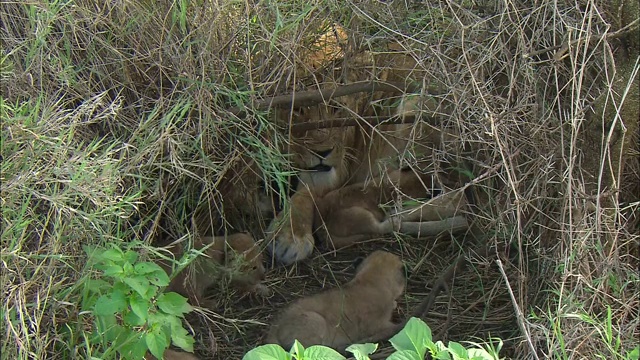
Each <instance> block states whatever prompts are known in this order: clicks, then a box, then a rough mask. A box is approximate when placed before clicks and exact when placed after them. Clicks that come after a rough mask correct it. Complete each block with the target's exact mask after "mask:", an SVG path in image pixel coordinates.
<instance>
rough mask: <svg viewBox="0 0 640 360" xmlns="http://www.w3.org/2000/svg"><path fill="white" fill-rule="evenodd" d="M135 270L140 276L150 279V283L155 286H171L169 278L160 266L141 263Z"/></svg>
mask: <svg viewBox="0 0 640 360" xmlns="http://www.w3.org/2000/svg"><path fill="white" fill-rule="evenodd" d="M134 270H135V272H136V273H138V274H140V275H145V276H146V277H147V279H149V281H150V282H151V283H152V284H154V285H157V286H167V285H169V276H168V275H167V273H166V272H165V271H164V270H163V269H162V268H161V267H160V266H159V265H158V264H155V263H150V262H144V263H140V264H136V266H135V267H134Z"/></svg>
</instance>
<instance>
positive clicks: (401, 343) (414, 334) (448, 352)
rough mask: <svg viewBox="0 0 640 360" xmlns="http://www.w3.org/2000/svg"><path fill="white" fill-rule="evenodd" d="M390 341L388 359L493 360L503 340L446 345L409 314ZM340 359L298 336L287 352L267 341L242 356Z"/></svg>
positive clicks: (357, 351) (363, 356) (364, 356)
mask: <svg viewBox="0 0 640 360" xmlns="http://www.w3.org/2000/svg"><path fill="white" fill-rule="evenodd" d="M389 342H390V343H391V345H393V348H394V349H395V350H396V351H395V352H394V353H393V354H391V355H390V356H389V357H388V358H387V359H388V360H422V359H424V358H425V355H426V354H427V351H428V353H429V355H431V357H432V358H433V359H443V360H451V359H453V360H495V359H499V357H498V353H499V352H500V349H501V348H502V342H501V341H500V340H498V345H497V346H495V348H494V347H490V348H489V350H487V349H484V348H482V346H480V345H478V344H472V347H470V348H465V347H464V346H463V345H461V344H460V343H457V342H453V341H451V342H449V345H448V346H445V345H444V344H443V343H442V341H437V342H435V343H434V342H433V340H432V337H431V329H430V328H429V326H428V325H427V324H426V323H425V322H424V321H422V320H420V319H418V318H411V319H409V321H408V322H407V324H406V325H405V327H404V329H402V330H401V331H400V332H399V333H398V334H396V335H395V336H394V337H392V338H391V339H389ZM377 348H378V344H371V343H367V344H354V345H351V346H349V347H348V348H347V349H346V350H347V351H348V352H351V353H352V354H353V356H354V357H355V358H356V360H369V359H370V358H369V355H371V354H373V353H374V352H375V351H376V350H377ZM263 359H271V360H291V359H297V360H303V359H304V360H319V359H322V360H339V359H345V357H344V356H342V355H341V354H339V353H338V352H337V351H335V350H333V349H331V348H329V347H326V346H320V345H314V346H310V347H308V348H307V349H305V348H304V347H303V346H302V344H300V342H298V340H296V341H295V342H294V344H293V346H292V347H291V350H290V351H289V352H287V351H285V350H284V349H283V348H282V347H281V346H280V345H277V344H267V345H262V346H258V347H256V348H255V349H252V350H250V351H249V352H248V353H247V354H246V355H245V356H244V357H243V360H263Z"/></svg>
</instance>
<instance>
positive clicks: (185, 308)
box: [156, 292, 192, 316]
mask: <svg viewBox="0 0 640 360" xmlns="http://www.w3.org/2000/svg"><path fill="white" fill-rule="evenodd" d="M156 305H157V306H158V308H160V310H162V311H163V312H164V313H166V314H170V315H176V316H182V315H183V314H185V313H188V312H190V311H191V310H192V307H191V305H189V303H188V302H187V298H185V297H184V296H182V295H180V294H177V293H174V292H168V293H165V294H162V295H160V296H158V301H157V302H156Z"/></svg>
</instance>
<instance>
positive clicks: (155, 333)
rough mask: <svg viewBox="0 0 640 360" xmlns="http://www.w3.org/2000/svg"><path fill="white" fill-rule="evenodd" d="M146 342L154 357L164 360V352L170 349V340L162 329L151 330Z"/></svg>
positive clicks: (145, 339) (146, 335) (146, 336)
mask: <svg viewBox="0 0 640 360" xmlns="http://www.w3.org/2000/svg"><path fill="white" fill-rule="evenodd" d="M144 341H145V342H146V343H147V346H148V347H149V351H150V352H151V354H153V356H155V357H156V358H158V359H162V355H163V354H164V351H165V350H166V349H167V348H168V347H169V338H168V337H167V334H165V333H164V332H163V331H162V330H161V329H160V328H151V331H149V332H147V333H146V334H145V336H144Z"/></svg>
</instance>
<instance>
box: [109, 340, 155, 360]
mask: <svg viewBox="0 0 640 360" xmlns="http://www.w3.org/2000/svg"><path fill="white" fill-rule="evenodd" d="M128 340H129V341H128V342H127V343H125V344H124V345H123V346H122V347H121V348H120V350H119V351H118V352H119V353H120V355H122V358H123V359H145V354H146V353H147V350H149V349H148V347H147V344H146V343H145V342H144V341H141V340H138V341H136V340H133V341H131V339H128ZM158 359H161V358H158Z"/></svg>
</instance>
